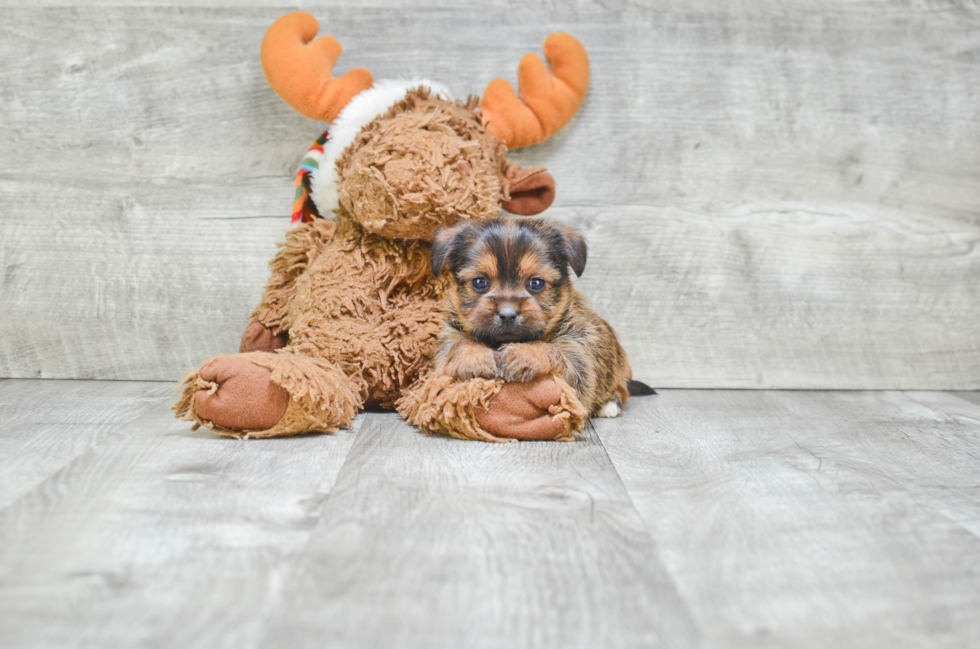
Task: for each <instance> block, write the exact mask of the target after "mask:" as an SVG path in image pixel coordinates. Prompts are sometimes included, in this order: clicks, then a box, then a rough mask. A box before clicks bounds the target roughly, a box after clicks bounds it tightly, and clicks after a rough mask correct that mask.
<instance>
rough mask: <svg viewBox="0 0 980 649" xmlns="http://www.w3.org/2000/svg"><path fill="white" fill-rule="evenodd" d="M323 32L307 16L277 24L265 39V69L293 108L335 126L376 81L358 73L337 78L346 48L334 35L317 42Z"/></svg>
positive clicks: (295, 16) (298, 14) (291, 17)
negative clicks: (356, 97) (336, 68)
mask: <svg viewBox="0 0 980 649" xmlns="http://www.w3.org/2000/svg"><path fill="white" fill-rule="evenodd" d="M319 30H320V24H319V23H318V22H317V20H316V18H314V17H313V16H311V15H310V14H308V13H306V12H305V11H294V12H293V13H291V14H286V15H285V16H283V17H282V18H280V19H279V20H277V21H276V22H274V23H272V26H271V27H269V30H268V31H267V32H266V33H265V37H264V38H263V39H262V52H261V58H262V69H263V70H265V78H266V79H268V80H269V85H270V86H272V88H273V90H275V91H276V92H277V93H279V96H280V97H282V98H283V99H284V100H285V101H286V103H287V104H289V105H290V106H292V107H293V108H295V109H296V110H297V111H299V112H300V113H302V114H303V115H306V116H307V117H309V118H311V119H318V120H323V121H326V122H332V121H334V119H336V117H337V115H339V114H340V111H341V110H343V109H344V106H346V105H347V102H349V101H350V100H351V98H352V97H354V95H356V94H357V93H359V92H361V91H362V90H366V89H367V88H370V87H371V84H373V83H374V77H372V76H371V73H370V72H368V71H367V70H363V69H355V70H350V71H349V72H347V73H346V74H344V76H342V77H340V78H338V79H334V78H333V74H332V70H333V66H334V63H336V62H337V59H338V58H339V57H340V53H341V52H342V51H343V48H342V47H341V46H340V43H338V42H337V39H336V38H334V37H333V36H321V37H320V38H317V39H316V40H315V41H314V40H313V38H314V37H315V36H316V34H317V32H318V31H319ZM311 41H312V42H311Z"/></svg>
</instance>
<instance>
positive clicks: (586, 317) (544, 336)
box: [432, 218, 653, 417]
mask: <svg viewBox="0 0 980 649" xmlns="http://www.w3.org/2000/svg"><path fill="white" fill-rule="evenodd" d="M586 253H587V251H586V244H585V240H584V239H583V238H582V235H580V234H579V233H578V232H576V231H574V230H572V229H570V228H566V227H563V226H560V225H557V224H554V223H549V222H547V221H541V220H533V221H532V220H527V219H514V218H508V219H490V220H486V221H476V222H474V221H465V222H463V223H461V224H459V225H457V226H455V227H452V228H442V229H441V230H439V231H437V232H436V233H435V236H434V238H433V241H432V272H433V273H434V274H435V275H436V276H437V277H438V276H439V275H440V274H441V273H442V272H443V271H449V272H451V273H452V274H453V277H454V278H455V280H456V283H455V290H454V291H451V292H450V293H449V295H448V297H447V304H446V307H447V309H446V310H447V322H446V326H445V328H444V329H443V331H442V333H441V334H440V337H439V344H438V348H437V351H436V357H435V362H436V367H437V370H438V371H442V372H445V373H447V374H450V375H452V376H454V377H456V378H457V379H459V380H467V379H472V378H476V377H483V378H488V379H492V378H500V379H504V380H505V381H508V382H529V381H533V380H534V379H536V378H538V377H540V376H543V375H550V374H554V375H557V376H559V377H561V378H562V379H564V380H565V382H566V383H568V384H569V385H570V386H571V387H572V389H573V390H575V392H576V395H577V396H578V398H579V401H581V402H582V405H583V406H584V407H585V408H586V409H587V410H588V411H589V412H590V413H591V414H592V415H593V416H597V417H616V416H618V415H619V414H620V412H621V411H622V407H623V404H624V403H625V402H626V399H627V397H628V396H629V395H630V394H631V393H632V394H634V395H636V394H652V393H653V391H652V390H650V388H649V387H647V386H646V385H644V384H643V383H640V382H639V381H631V380H630V379H631V378H632V370H630V366H629V363H628V362H627V360H626V352H625V351H624V350H623V348H622V346H621V345H620V344H619V341H618V340H617V339H616V334H615V333H613V330H612V328H611V327H610V326H609V325H608V324H607V323H606V321H605V320H603V319H602V318H600V317H599V316H598V315H596V313H595V312H594V311H592V310H591V309H589V308H588V307H587V306H586V303H585V298H584V297H583V296H582V294H581V293H579V292H578V291H577V290H576V289H575V287H574V286H572V282H571V280H570V278H569V268H570V269H571V270H572V271H574V272H575V275H576V276H581V275H582V271H583V270H585V259H586Z"/></svg>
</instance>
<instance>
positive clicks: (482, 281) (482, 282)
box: [470, 277, 490, 293]
mask: <svg viewBox="0 0 980 649" xmlns="http://www.w3.org/2000/svg"><path fill="white" fill-rule="evenodd" d="M470 286H472V287H473V290H474V291H476V292H477V293H482V292H483V291H485V290H487V289H488V288H490V280H488V279H487V278H486V277H474V278H473V279H472V280H470Z"/></svg>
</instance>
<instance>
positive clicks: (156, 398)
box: [0, 379, 980, 649]
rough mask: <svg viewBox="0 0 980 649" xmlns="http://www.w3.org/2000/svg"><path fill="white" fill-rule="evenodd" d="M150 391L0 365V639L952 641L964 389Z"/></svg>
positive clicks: (968, 502)
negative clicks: (324, 418) (197, 406)
mask: <svg viewBox="0 0 980 649" xmlns="http://www.w3.org/2000/svg"><path fill="white" fill-rule="evenodd" d="M173 396H174V395H173V393H172V386H171V385H170V384H165V383H136V382H96V381H37V380H19V379H18V380H3V381H0V422H2V423H3V434H2V435H0V508H2V509H0V646H3V647H8V648H9V647H81V646H91V647H136V646H154V647H180V648H181V649H184V648H188V647H207V648H209V649H211V648H214V647H305V646H317V647H323V646H328V647H385V648H387V647H425V648H431V647H507V648H510V647H562V648H568V647H584V648H589V649H594V648H597V647H647V646H670V647H693V646H704V647H835V648H840V647H889V648H891V647H929V648H934V647H976V646H980V614H978V611H980V538H978V537H980V393H976V392H963V393H952V392H776V391H765V392H763V391H759V392H743V391H693V390H665V391H663V392H662V393H661V394H660V395H659V396H657V397H649V398H645V399H635V400H633V401H631V402H630V403H629V405H628V407H627V410H626V412H625V414H624V416H623V417H622V418H620V419H618V420H612V421H610V420H605V421H598V422H596V424H595V427H594V429H592V430H589V431H588V432H587V433H586V434H585V435H583V436H582V438H581V439H580V440H579V441H577V442H573V443H564V444H563V443H521V444H511V445H489V444H482V443H477V442H464V441H458V440H452V439H447V438H441V437H430V436H425V435H423V434H420V433H418V432H416V431H415V430H413V429H412V428H410V427H409V426H407V425H406V424H404V423H403V422H401V421H400V420H399V419H398V418H397V417H396V416H394V415H391V414H368V415H366V416H361V417H359V418H358V419H357V420H356V424H355V426H354V428H353V429H351V430H349V431H344V432H341V433H339V434H336V435H312V436H306V437H300V438H292V439H279V440H249V441H238V440H234V439H225V438H219V437H216V436H214V435H212V434H211V433H210V432H208V431H206V430H199V431H196V432H192V431H191V430H190V429H189V427H188V425H187V424H186V423H184V422H179V421H176V420H174V419H173V418H172V417H171V414H170V412H169V410H168V407H169V405H170V403H171V401H172V400H173Z"/></svg>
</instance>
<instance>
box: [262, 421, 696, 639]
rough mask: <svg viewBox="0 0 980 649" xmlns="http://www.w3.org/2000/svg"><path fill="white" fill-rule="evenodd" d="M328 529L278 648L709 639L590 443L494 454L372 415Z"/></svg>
mask: <svg viewBox="0 0 980 649" xmlns="http://www.w3.org/2000/svg"><path fill="white" fill-rule="evenodd" d="M320 519H321V522H320V524H319V525H318V527H317V529H316V531H315V532H314V533H313V535H312V538H311V539H310V543H309V545H308V546H307V547H306V550H305V551H304V553H303V556H302V558H301V559H300V560H298V561H297V563H296V565H295V568H294V571H293V573H292V576H291V578H290V588H289V589H288V592H287V593H286V594H285V596H284V598H283V600H282V602H281V604H280V606H279V608H278V610H277V611H276V612H275V614H274V615H273V617H272V623H271V624H270V628H269V630H268V633H267V634H266V635H265V636H264V643H265V644H266V645H269V646H290V647H303V646H314V644H317V643H320V642H324V641H325V642H327V643H328V644H329V645H330V646H338V647H426V648H429V647H447V648H448V647H477V648H478V647H583V648H585V647H588V648H592V647H599V646H601V647H691V646H694V645H695V644H696V642H697V635H696V630H695V629H694V628H693V626H692V625H691V622H690V618H689V616H688V614H687V611H686V609H685V607H684V605H683V604H682V603H681V601H680V600H679V599H678V598H677V595H676V592H675V590H674V587H673V584H672V583H671V582H670V580H669V579H667V578H666V576H665V573H664V571H663V569H662V568H661V566H660V563H659V558H658V554H657V549H656V547H655V546H654V545H653V544H652V543H650V539H649V536H648V534H647V532H646V530H645V529H644V528H643V525H642V524H641V523H640V520H639V518H638V517H637V514H636V511H635V510H634V509H633V506H632V504H631V503H630V500H629V498H628V496H627V495H626V492H625V491H624V489H623V487H622V484H621V483H620V481H619V479H618V477H617V476H616V472H615V470H614V469H613V467H612V465H611V464H610V463H609V460H608V458H607V457H606V455H605V453H604V452H603V450H602V446H601V445H600V444H599V442H598V440H597V439H596V437H595V435H594V434H591V433H589V434H588V435H586V436H585V438H584V439H583V440H582V441H579V442H574V443H562V444H556V443H523V444H506V445H492V444H483V443H473V442H461V441H459V440H454V439H450V438H443V437H432V436H424V435H422V434H420V433H419V432H418V431H417V430H415V429H413V428H411V427H409V426H408V425H407V424H405V423H404V422H403V421H401V420H400V419H399V418H398V417H397V416H396V415H394V414H373V415H371V416H370V419H369V420H368V421H366V422H365V424H364V425H363V427H362V429H361V431H360V433H359V435H358V438H357V440H356V441H355V444H354V447H353V448H352V449H351V451H350V454H349V455H348V458H347V462H346V464H345V465H344V469H343V471H342V472H341V474H340V477H339V478H338V480H337V484H336V486H335V487H334V489H333V491H332V492H331V494H330V497H329V498H328V499H327V500H326V501H325V502H324V503H323V506H322V509H321V513H320ZM314 638H315V639H316V640H315V641H314V640H313V639H314Z"/></svg>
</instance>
